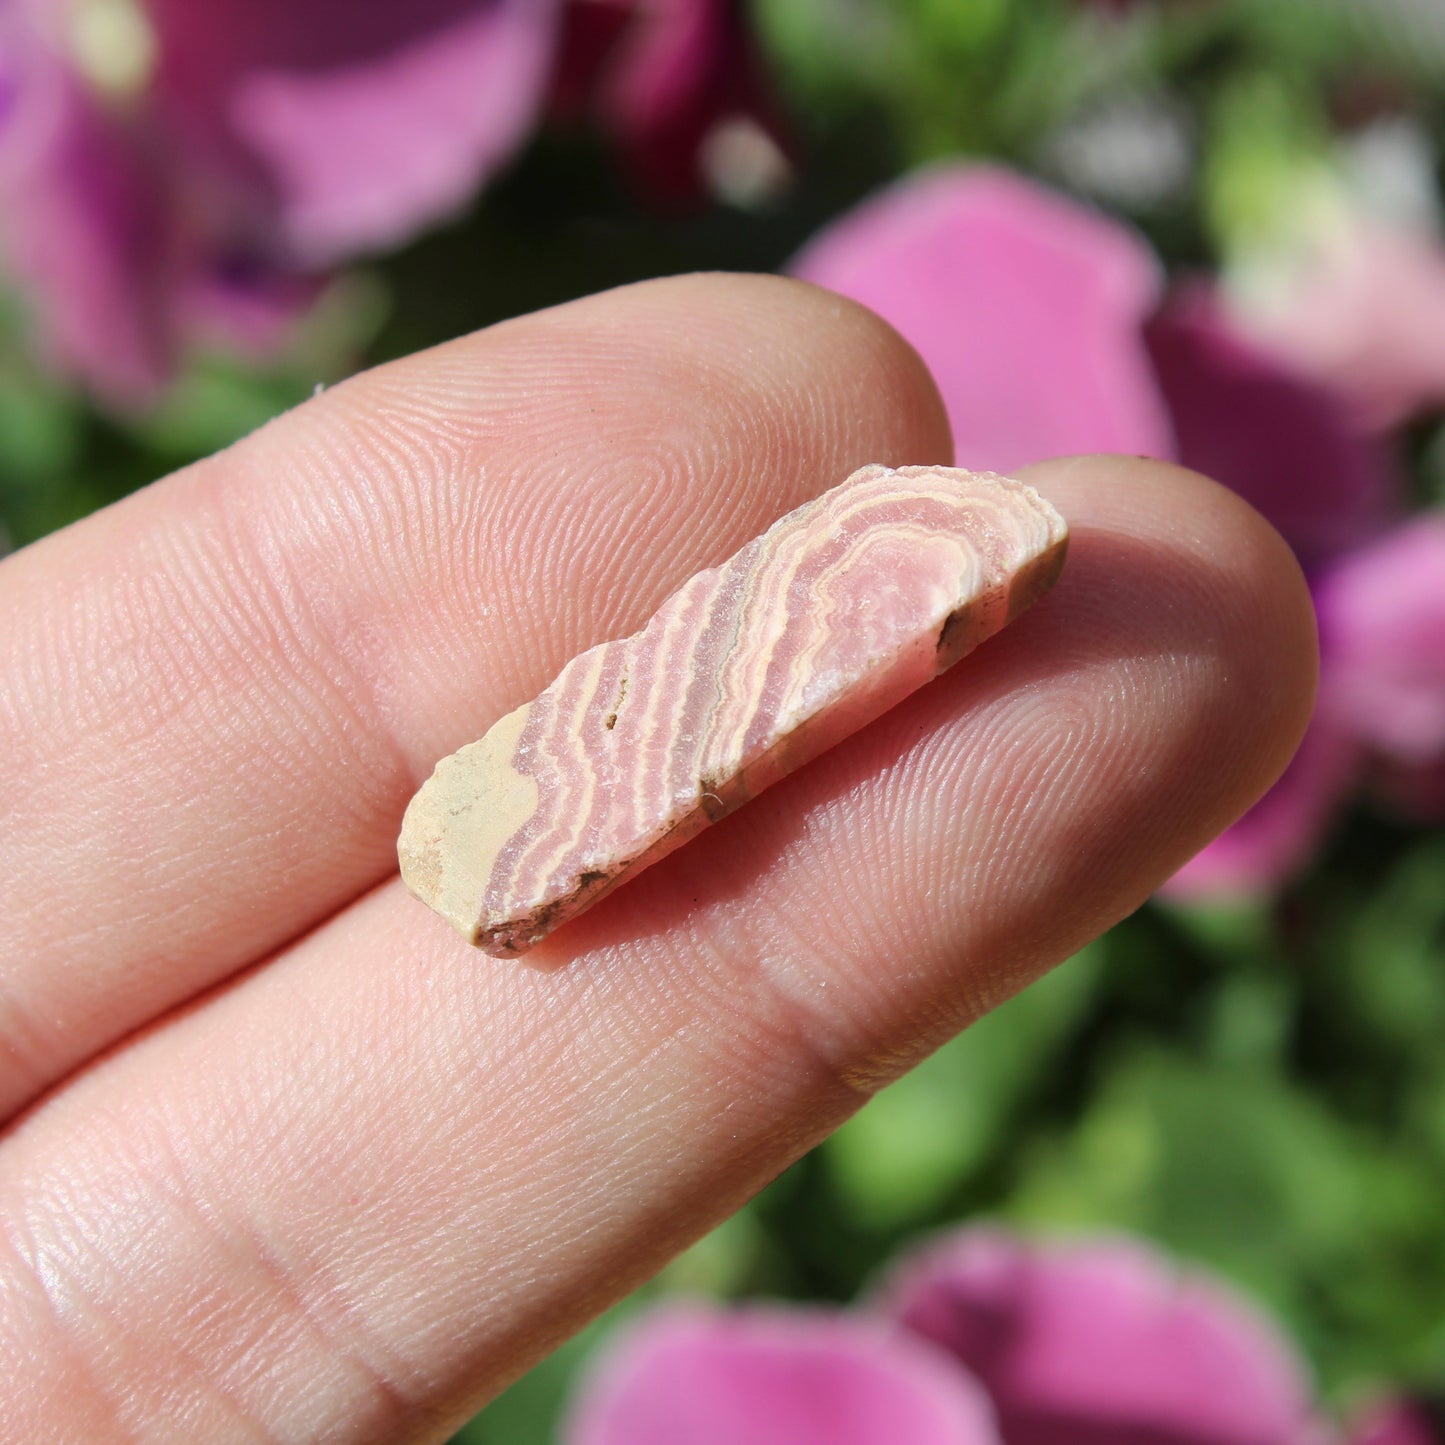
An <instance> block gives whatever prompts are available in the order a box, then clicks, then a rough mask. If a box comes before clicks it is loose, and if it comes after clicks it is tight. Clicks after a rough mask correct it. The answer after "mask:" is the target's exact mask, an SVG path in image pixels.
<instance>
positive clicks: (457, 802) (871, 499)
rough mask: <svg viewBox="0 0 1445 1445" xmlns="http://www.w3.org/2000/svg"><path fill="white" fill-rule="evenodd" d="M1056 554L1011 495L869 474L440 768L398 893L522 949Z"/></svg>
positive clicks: (406, 835) (942, 649) (993, 487)
mask: <svg viewBox="0 0 1445 1445" xmlns="http://www.w3.org/2000/svg"><path fill="white" fill-rule="evenodd" d="M1067 538H1068V533H1067V529H1066V527H1065V525H1064V522H1063V519H1062V518H1061V517H1060V516H1059V514H1058V513H1057V512H1056V511H1055V510H1054V509H1053V507H1051V506H1050V505H1049V504H1048V503H1047V502H1046V501H1044V500H1043V499H1042V498H1041V497H1040V496H1039V495H1038V493H1037V492H1035V491H1034V490H1033V489H1032V488H1031V487H1027V486H1025V485H1024V484H1023V483H1022V482H1016V481H1013V480H1012V479H1010V478H1008V477H1000V476H995V475H993V474H992V473H989V472H966V471H960V470H957V469H954V468H951V467H900V468H898V469H897V470H890V469H889V468H887V467H881V466H868V467H864V468H863V469H862V470H861V471H857V472H855V473H854V474H853V475H852V476H851V477H849V478H848V479H847V481H845V482H843V483H842V484H841V485H840V486H838V487H835V488H834V489H833V490H832V491H831V492H828V493H826V494H825V495H823V496H821V497H819V498H817V499H816V500H814V501H812V502H808V503H806V504H805V505H804V506H801V507H799V508H798V509H797V510H796V511H794V512H790V513H789V514H788V515H787V516H786V517H784V518H782V519H781V520H780V521H779V522H777V523H775V524H774V525H773V526H772V527H771V528H769V529H768V531H767V532H765V533H764V534H763V535H762V536H761V537H757V538H755V539H754V540H753V541H751V542H749V543H748V544H747V546H745V547H744V548H743V549H742V550H741V551H740V552H738V553H737V554H736V555H735V556H733V557H732V558H731V559H729V560H728V561H727V562H724V563H723V564H722V566H720V567H713V568H709V569H708V570H707V571H705V572H699V573H698V574H697V575H696V576H695V577H693V578H692V579H691V580H690V581H689V582H687V583H686V584H685V585H684V586H683V587H682V588H681V589H680V590H679V591H677V592H676V593H674V594H673V595H672V596H671V597H670V598H669V599H668V600H667V601H666V602H664V603H663V604H662V606H661V607H660V608H659V609H658V610H657V612H656V613H655V614H654V616H653V618H652V620H651V621H650V622H649V623H648V624H647V626H646V627H644V628H643V629H642V631H641V632H638V633H635V634H633V636H631V637H626V638H623V639H621V640H620V641H616V642H604V643H601V644H600V645H599V646H597V647H593V648H591V649H590V650H589V651H587V652H584V653H582V654H581V655H580V656H578V657H575V658H573V659H572V661H571V662H569V663H568V664H567V666H566V667H564V668H563V669H562V671H561V673H560V674H559V675H558V676H557V679H556V680H555V681H554V682H553V683H552V684H551V686H549V687H548V688H547V689H546V690H545V691H544V692H542V693H541V694H540V696H538V697H537V698H535V699H534V700H533V701H532V702H529V703H527V704H525V705H524V706H522V707H519V708H517V709H516V711H514V712H511V713H508V714H507V716H505V717H504V718H502V719H501V720H500V721H499V722H498V723H496V724H495V726H493V727H492V729H491V730H490V731H489V732H488V733H487V734H486V736H485V737H483V738H482V739H481V740H480V741H479V742H475V743H471V744H470V745H469V746H467V747H464V748H462V749H461V750H460V751H459V752H457V753H454V754H452V756H451V757H448V758H444V759H442V761H441V762H440V763H438V764H437V768H436V771H435V772H434V773H433V774H432V776H431V778H430V779H429V780H428V781H427V782H426V783H425V784H423V786H422V788H421V789H420V791H419V792H418V793H417V795H416V797H415V798H413V799H412V801H411V805H410V806H409V807H408V809H407V813H406V819H405V821H404V822H403V824H402V831H401V840H400V843H399V845H398V852H399V855H400V860H401V873H402V877H403V879H405V881H406V884H407V886H408V887H409V888H410V889H411V890H412V892H413V893H415V894H416V895H417V897H418V898H420V899H422V900H423V901H424V902H425V903H428V904H430V905H431V907H433V908H434V909H436V910H437V912H438V913H440V914H441V915H442V916H443V917H444V918H446V919H447V920H448V921H449V922H451V923H452V924H454V925H455V926H456V927H457V928H458V929H459V930H460V931H461V932H462V933H463V934H464V935H465V937H466V938H468V939H469V940H470V941H471V942H473V943H475V944H478V945H480V946H481V947H482V948H484V949H485V950H486V951H487V952H488V953H493V954H496V955H498V956H499V957H509V956H513V955H516V954H519V953H523V952H525V951H526V950H527V949H528V948H530V947H531V946H532V945H533V944H535V943H537V942H538V941H539V940H540V939H542V938H543V937H545V936H546V935H547V934H548V933H549V932H551V931H552V929H554V928H556V927H557V926H558V925H559V924H561V923H563V922H565V921H566V920H567V919H569V918H572V917H574V916H575V915H576V914H578V913H580V912H581V911H582V910H583V909H585V908H588V907H590V906H591V905H592V904H593V903H595V902H597V900H598V899H600V898H601V897H602V896H603V895H604V894H606V893H608V892H610V891H611V890H612V889H613V888H615V887H616V886H617V885H618V884H619V883H621V882H622V881H623V880H624V879H625V878H628V877H630V876H631V875H633V874H634V873H637V872H638V871H639V870H641V869H643V868H646V867H647V866H648V865H649V864H652V863H655V862H656V861H657V860H658V859H659V858H661V857H663V856H664V855H665V854H667V853H669V852H671V851H672V850H673V849H674V848H676V847H678V846H679V845H681V844H682V843H685V842H686V841H687V840H688V839H690V838H692V837H693V836H694V835H695V834H697V833H698V832H700V831H701V830H702V829H703V828H705V827H706V826H707V825H708V824H709V823H710V822H713V821H715V820H716V819H718V818H721V817H722V816H723V815H724V814H726V813H728V812H731V811H732V809H734V808H736V807H737V806H738V805H739V804H741V803H743V802H746V801H747V799H749V798H751V797H754V796H755V795H756V794H758V793H760V792H761V791H762V790H763V789H764V788H766V787H768V786H769V785H770V784H772V783H775V782H776V781H777V780H778V779H779V778H781V777H783V776H784V775H785V774H787V773H790V772H792V771H793V770H794V769H795V768H798V767H801V766H802V765H803V764H804V763H806V762H808V761H809V760H810V759H811V758H814V757H816V756H817V755H818V754H819V753H820V752H822V751H823V750H824V749H826V748H829V747H831V746H833V744H834V743H836V742H839V741H841V740H842V739H843V738H844V737H846V736H847V735H848V734H849V733H852V732H855V731H857V730H858V729H859V728H861V727H863V726H864V725H865V724H866V723H869V722H871V721H872V720H873V719H874V718H876V717H878V716H879V715H880V714H882V713H883V712H886V711H887V710H888V709H889V708H890V707H892V706H893V705H894V704H895V703H897V702H899V701H900V700H901V699H902V698H904V697H906V696H907V695H908V694H909V693H911V692H913V691H915V690H916V689H917V688H919V687H921V686H922V685H923V684H924V683H925V682H927V681H928V680H929V679H930V678H932V677H934V676H935V675H936V674H938V673H939V672H942V671H943V670H944V669H945V668H947V667H950V666H952V665H953V663H955V662H957V661H958V659H959V658H961V657H962V656H963V655H964V654H965V653H967V652H970V651H971V650H972V649H973V648H974V647H976V646H977V645H978V644H979V643H980V642H982V641H983V640H984V639H985V638H987V637H989V636H991V635H992V634H993V633H995V632H997V631H998V630H999V628H1001V627H1002V626H1004V624H1005V623H1007V622H1008V621H1009V620H1010V619H1011V618H1013V617H1016V616H1017V615H1018V614H1019V613H1020V612H1022V611H1023V610H1024V608H1026V607H1028V606H1029V604H1030V603H1032V602H1034V601H1035V600H1036V599H1037V598H1038V597H1040V596H1042V595H1043V593H1044V592H1046V591H1047V590H1048V589H1049V588H1050V587H1051V586H1052V585H1053V583H1054V581H1055V579H1056V578H1057V577H1058V574H1059V569H1060V568H1061V566H1062V565H1063V560H1064V551H1065V546H1066V543H1067Z"/></svg>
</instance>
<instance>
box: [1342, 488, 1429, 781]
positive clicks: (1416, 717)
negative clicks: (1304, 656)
mask: <svg viewBox="0 0 1445 1445" xmlns="http://www.w3.org/2000/svg"><path fill="white" fill-rule="evenodd" d="M1316 605H1317V607H1318V609H1319V614H1320V629H1321V636H1322V640H1323V646H1324V648H1325V655H1326V659H1327V664H1328V666H1327V669H1326V671H1325V673H1324V676H1323V679H1322V691H1321V704H1322V706H1323V707H1325V708H1327V709H1328V710H1329V712H1330V715H1331V716H1332V717H1334V718H1336V719H1337V720H1338V721H1339V723H1340V725H1341V726H1343V727H1346V728H1348V729H1349V730H1350V731H1351V732H1353V733H1354V735H1355V736H1356V737H1358V738H1359V739H1360V740H1361V741H1363V742H1365V743H1367V744H1368V745H1369V746H1370V747H1372V748H1374V749H1376V750H1377V751H1379V752H1381V753H1384V754H1386V755H1388V756H1389V757H1390V758H1392V759H1394V760H1396V761H1398V762H1400V763H1403V764H1407V765H1415V766H1424V765H1428V764H1431V763H1435V762H1438V761H1440V760H1442V759H1445V510H1436V511H1433V512H1427V513H1424V514H1422V515H1421V516H1418V517H1416V518H1414V519H1412V520H1411V521H1410V522H1408V523H1406V524H1405V525H1403V526H1400V527H1397V528H1396V529H1395V530H1394V531H1392V532H1390V533H1388V534H1387V535H1386V536H1384V537H1382V538H1381V539H1380V540H1379V541H1377V542H1375V543H1374V544H1373V545H1371V546H1368V547H1364V548H1362V549H1360V550H1359V551H1356V552H1354V553H1353V554H1351V555H1350V556H1349V557H1346V558H1345V559H1344V560H1343V561H1341V562H1339V563H1337V564H1336V565H1335V566H1334V567H1333V568H1331V569H1330V571H1329V573H1328V574H1327V575H1325V576H1324V577H1322V578H1321V580H1320V583H1319V586H1318V589H1317V597H1316Z"/></svg>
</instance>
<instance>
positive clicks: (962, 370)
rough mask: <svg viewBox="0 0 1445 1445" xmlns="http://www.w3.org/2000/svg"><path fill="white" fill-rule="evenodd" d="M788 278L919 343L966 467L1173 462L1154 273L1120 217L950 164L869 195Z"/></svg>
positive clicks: (1001, 174) (1007, 177)
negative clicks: (1149, 347) (1155, 369)
mask: <svg viewBox="0 0 1445 1445" xmlns="http://www.w3.org/2000/svg"><path fill="white" fill-rule="evenodd" d="M791 269H792V270H793V272H794V273H795V274H796V275H799V276H802V277H804V278H805V279H807V280H810V281H816V282H817V283H818V284H819V285H822V286H828V287H831V288H832V289H833V290H835V291H839V292H842V294H843V295H845V296H851V297H852V298H853V299H854V300H856V301H861V302H862V303H863V304H864V305H865V306H869V307H871V308H872V309H873V310H874V311H876V312H877V313H878V314H879V315H880V316H882V317H883V318H884V319H885V320H887V321H889V322H891V323H892V324H893V325H894V326H895V327H896V328H897V329H898V330H899V331H900V332H902V334H903V335H904V336H905V337H906V338H907V339H908V340H909V341H910V342H912V343H913V345H914V346H915V347H916V348H917V350H918V352H919V354H920V355H921V356H922V357H923V359H924V361H926V362H927V363H928V366H929V368H930V369H931V370H932V372H933V375H934V378H935V379H936V380H937V382H938V385H939V389H940V390H941V392H942V393H943V399H944V402H945V404H946V405H947V407H948V415H949V419H950V421H951V422H952V424H953V433H954V444H955V451H956V455H957V458H958V461H959V464H960V465H961V466H967V467H975V468H990V469H993V470H996V471H1004V472H1006V471H1008V470H1010V469H1012V468H1014V467H1017V466H1019V465H1021V464H1022V463H1024V462H1029V461H1034V460H1036V459H1038V458H1040V457H1046V456H1055V455H1059V454H1063V453H1068V452H1092V451H1122V452H1139V453H1147V454H1150V455H1154V456H1166V457H1167V456H1172V455H1173V453H1174V443H1173V439H1172V434H1171V430H1170V424H1169V420H1168V417H1167V415H1166V413H1165V410H1164V406H1163V403H1162V401H1161V398H1160V395H1159V391H1158V388H1157V386H1156V384H1155V382H1154V378H1153V375H1152V371H1151V366H1150V362H1149V358H1148V355H1147V353H1146V352H1145V350H1144V346H1143V343H1142V340H1141V338H1140V334H1139V328H1140V324H1141V322H1142V321H1143V319H1144V317H1145V315H1146V314H1147V313H1148V312H1149V310H1150V309H1151V307H1152V306H1153V305H1154V303H1155V300H1156V298H1157V295H1158V290H1159V284H1160V277H1159V268H1158V265H1157V263H1156V261H1155V260H1154V258H1153V256H1152V255H1151V254H1150V252H1149V250H1148V249H1147V247H1146V246H1145V245H1144V243H1143V242H1142V241H1141V240H1140V239H1139V238H1138V237H1137V236H1135V235H1134V233H1133V232H1131V231H1129V230H1127V229H1126V228H1125V227H1123V226H1121V225H1119V224H1118V223H1117V222H1114V221H1110V220H1108V219H1106V218H1105V217H1104V216H1101V215H1099V214H1097V213H1095V212H1093V211H1090V210H1088V209H1086V208H1085V207H1083V206H1080V205H1078V204H1076V203H1074V202H1072V201H1068V200H1065V199H1064V198H1063V197H1061V196H1059V195H1056V194H1054V193H1053V192H1050V191H1048V190H1046V189H1044V188H1043V187H1042V186H1038V185H1035V184H1034V183H1033V182H1030V181H1026V180H1024V179H1022V178H1020V177H1017V176H1014V175H1011V174H1009V173H1008V172H1006V171H1002V170H996V169H993V168H990V167H985V166H975V167H964V166H950V167H947V168H944V169H940V170H935V171H931V172H926V173H924V174H922V175H919V176H916V177H912V178H909V179H907V180H904V181H902V182H900V183H899V184H897V185H895V186H893V187H891V188H890V189H889V190H886V191H884V192H883V193H882V194H880V195H878V196H875V197H874V198H873V199H871V200H869V201H867V202H865V203H864V204H863V205H862V206H861V207H859V209H858V210H856V211H854V212H852V213H851V214H850V215H848V216H845V217H844V218H843V219H842V220H841V221H838V222H836V223H835V224H834V225H833V226H831V227H829V228H828V230H826V231H825V232H823V234H822V235H821V236H819V237H818V238H817V239H816V240H814V241H813V242H812V243H811V244H810V245H809V246H808V247H807V249H806V250H805V251H804V252H803V253H802V254H801V255H800V256H799V257H798V258H797V259H796V260H795V261H794V263H793V265H792V268H791Z"/></svg>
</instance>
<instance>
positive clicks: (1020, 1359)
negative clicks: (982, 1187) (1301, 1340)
mask: <svg viewBox="0 0 1445 1445" xmlns="http://www.w3.org/2000/svg"><path fill="white" fill-rule="evenodd" d="M883 1306H884V1308H885V1309H886V1310H887V1311H888V1312H889V1313H890V1314H891V1315H892V1316H893V1317H894V1318H896V1319H897V1320H898V1321H899V1322H900V1323H901V1324H902V1325H904V1326H905V1327H906V1328H907V1329H908V1330H909V1331H910V1332H912V1333H914V1334H917V1335H921V1336H923V1338H925V1339H929V1340H932V1341H933V1342H934V1343H935V1344H937V1345H940V1346H942V1347H943V1348H944V1349H946V1350H947V1351H949V1353H950V1354H952V1355H953V1356H954V1358H955V1359H957V1360H958V1361H959V1362H960V1364H962V1365H963V1366H965V1367H966V1368H967V1369H968V1370H969V1371H970V1373H971V1374H972V1375H973V1376H974V1377H975V1378H976V1379H978V1380H979V1381H981V1383H982V1384H983V1386H984V1388H985V1389H986V1390H987V1391H988V1395H989V1398H990V1399H991V1400H992V1401H993V1405H994V1408H995V1410H997V1411H998V1418H999V1429H1000V1433H1001V1434H1002V1436H1003V1438H1004V1439H1005V1440H1006V1441H1007V1442H1008V1445H1105V1442H1108V1445H1301V1442H1305V1441H1309V1440H1314V1439H1317V1438H1319V1437H1318V1435H1317V1431H1316V1426H1315V1424H1314V1423H1313V1419H1312V1404H1311V1396H1310V1390H1309V1386H1308V1382H1307V1377H1306V1373H1305V1369H1304V1366H1303V1364H1302V1362H1301V1361H1300V1359H1299V1357H1298V1356H1297V1355H1296V1354H1295V1352H1294V1351H1293V1349H1292V1348H1291V1347H1290V1346H1289V1344H1288V1343H1287V1342H1286V1341H1285V1339H1284V1338H1283V1337H1282V1336H1281V1335H1280V1333H1279V1332H1278V1330H1277V1329H1276V1328H1275V1327H1274V1325H1273V1324H1272V1323H1271V1322H1270V1321H1269V1320H1267V1319H1266V1318H1265V1317H1264V1316H1263V1315H1262V1314H1260V1313H1259V1312H1258V1311H1257V1310H1255V1309H1254V1308H1253V1307H1251V1306H1250V1305H1249V1304H1247V1303H1246V1302H1245V1301H1244V1300H1243V1299H1242V1298H1240V1297H1239V1296H1238V1295H1237V1294H1235V1293H1234V1291H1232V1290H1231V1289H1229V1288H1228V1287H1227V1286H1226V1285H1224V1284H1223V1283H1222V1282H1221V1281H1218V1280H1215V1279H1212V1278H1210V1277H1208V1276H1207V1275H1205V1274H1203V1273H1202V1272H1199V1271H1190V1270H1181V1269H1180V1268H1179V1266H1177V1265H1176V1264H1173V1263H1172V1262H1171V1261H1169V1260H1168V1259H1166V1258H1165V1257H1164V1256H1163V1255H1161V1254H1159V1253H1158V1252H1157V1251H1156V1250H1154V1249H1152V1248H1150V1247H1149V1246H1148V1245H1146V1244H1144V1243H1142V1242H1140V1241H1136V1240H1126V1239H1109V1240H1098V1241H1088V1242H1081V1243H1072V1244H1054V1245H1047V1244H1045V1245H1039V1244H1029V1243H1027V1242H1025V1241H1023V1240H1021V1239H1019V1238H1017V1237H1015V1236H1012V1235H1008V1234H1005V1233H1002V1232H995V1231H990V1230H967V1231H964V1232H963V1233H961V1234H959V1235H957V1236H955V1237H954V1238H952V1239H948V1240H945V1241H943V1242H942V1243H941V1244H939V1245H938V1246H936V1247H934V1248H933V1249H930V1250H927V1251H925V1252H924V1253H922V1254H921V1255H919V1256H918V1257H917V1258H915V1259H914V1260H912V1261H910V1262H908V1263H906V1264H905V1265H904V1267H903V1269H902V1270H901V1271H900V1272H899V1273H898V1275H897V1277H896V1279H895V1280H894V1281H893V1282H892V1284H891V1285H890V1287H889V1288H888V1289H887V1290H886V1292H885V1294H884V1297H883Z"/></svg>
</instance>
